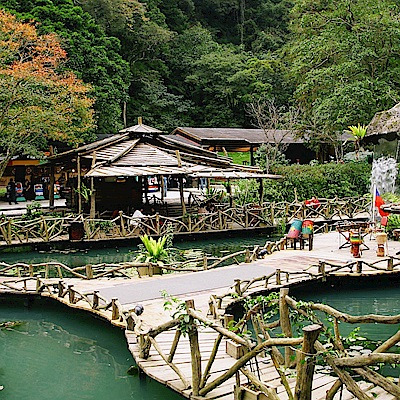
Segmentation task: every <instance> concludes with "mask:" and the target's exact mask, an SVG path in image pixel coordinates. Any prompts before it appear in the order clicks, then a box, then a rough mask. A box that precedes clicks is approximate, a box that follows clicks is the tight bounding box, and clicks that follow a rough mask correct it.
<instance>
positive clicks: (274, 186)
mask: <svg viewBox="0 0 400 400" xmlns="http://www.w3.org/2000/svg"><path fill="white" fill-rule="evenodd" d="M274 173H276V174H279V175H282V176H283V179H282V180H280V181H271V180H268V181H266V182H267V183H264V201H293V200H294V199H295V193H297V199H298V200H299V201H304V200H306V199H311V197H312V196H315V197H317V198H326V199H333V198H335V197H338V198H344V197H353V196H360V197H361V196H364V195H366V194H369V193H370V185H371V183H370V177H371V165H370V164H368V163H363V162H352V163H346V164H336V163H328V164H321V165H315V166H310V165H298V164H296V165H289V166H280V167H275V169H274ZM258 188H259V186H258V184H257V182H256V181H255V180H254V179H248V180H243V181H238V182H237V190H236V192H235V193H236V198H235V201H236V202H237V203H239V204H246V203H252V202H256V203H257V202H258V201H259V189H258Z"/></svg>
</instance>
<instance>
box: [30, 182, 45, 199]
mask: <svg viewBox="0 0 400 400" xmlns="http://www.w3.org/2000/svg"><path fill="white" fill-rule="evenodd" d="M33 190H34V191H35V200H44V195H43V185H42V184H41V183H35V185H33Z"/></svg>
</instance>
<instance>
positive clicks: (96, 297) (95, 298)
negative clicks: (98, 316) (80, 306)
mask: <svg viewBox="0 0 400 400" xmlns="http://www.w3.org/2000/svg"><path fill="white" fill-rule="evenodd" d="M92 308H93V310H97V309H98V308H99V291H98V290H95V291H94V292H93V305H92Z"/></svg>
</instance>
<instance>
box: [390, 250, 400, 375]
mask: <svg viewBox="0 0 400 400" xmlns="http://www.w3.org/2000/svg"><path fill="white" fill-rule="evenodd" d="M387 270H388V271H393V257H392V256H390V257H389V258H388V265H387ZM399 382H400V381H399Z"/></svg>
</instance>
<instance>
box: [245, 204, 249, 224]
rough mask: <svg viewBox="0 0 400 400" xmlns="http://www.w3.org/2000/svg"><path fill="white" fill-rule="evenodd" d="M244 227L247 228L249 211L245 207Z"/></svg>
mask: <svg viewBox="0 0 400 400" xmlns="http://www.w3.org/2000/svg"><path fill="white" fill-rule="evenodd" d="M244 227H245V228H248V227H249V210H248V209H247V207H246V208H245V209H244Z"/></svg>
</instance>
